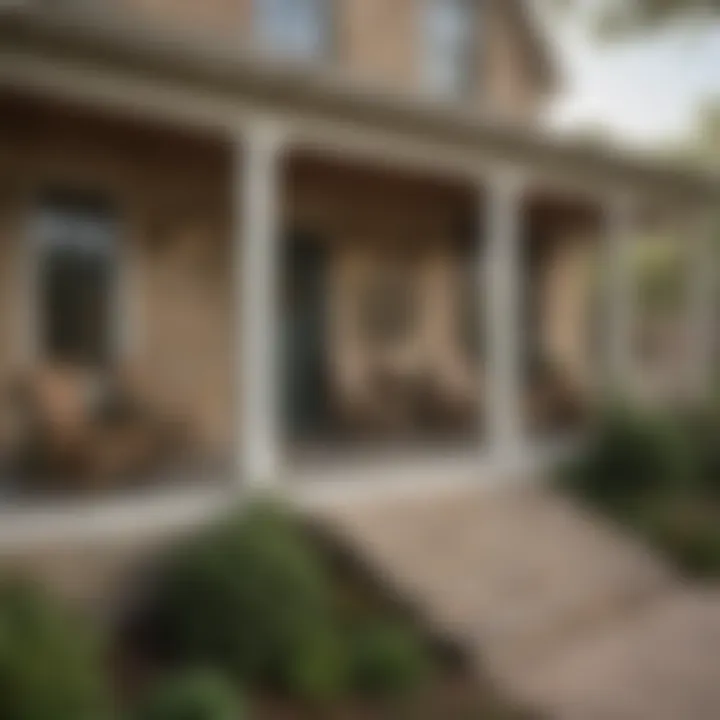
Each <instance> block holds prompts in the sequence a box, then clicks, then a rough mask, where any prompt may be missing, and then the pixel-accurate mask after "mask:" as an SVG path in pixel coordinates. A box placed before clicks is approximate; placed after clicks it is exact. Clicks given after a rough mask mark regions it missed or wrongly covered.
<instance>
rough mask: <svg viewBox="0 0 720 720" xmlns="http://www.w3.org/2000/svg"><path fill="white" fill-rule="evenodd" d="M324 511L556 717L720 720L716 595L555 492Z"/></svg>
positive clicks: (449, 629) (444, 627) (518, 691)
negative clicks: (682, 578) (690, 585)
mask: <svg viewBox="0 0 720 720" xmlns="http://www.w3.org/2000/svg"><path fill="white" fill-rule="evenodd" d="M320 512H321V518H322V520H323V521H324V522H326V523H327V524H328V525H329V526H330V527H331V528H332V529H333V531H334V532H336V533H337V534H338V535H339V536H340V537H342V538H344V540H345V541H346V542H347V543H349V544H350V545H351V546H352V547H354V548H355V549H356V550H357V551H358V552H359V553H360V554H361V556H363V557H364V558H365V560H366V561H367V562H368V563H369V565H370V566H371V567H372V568H374V569H375V570H376V571H378V572H379V573H381V574H382V575H383V576H384V577H385V578H386V579H387V580H388V582H390V583H392V584H393V585H394V587H395V588H396V590H397V591H398V592H399V593H401V594H402V595H403V596H404V597H406V598H408V599H409V600H410V602H412V604H413V605H414V606H415V607H416V609H417V610H418V612H419V613H420V614H421V615H423V616H424V617H425V618H426V620H427V621H428V622H429V623H430V624H431V625H432V626H433V627H435V628H436V629H437V630H438V631H441V632H443V633H445V634H447V635H448V636H449V637H451V638H454V639H456V640H457V641H458V642H460V643H461V644H462V645H463V646H464V647H465V648H466V649H467V650H468V651H469V652H470V653H471V654H472V656H473V659H474V660H476V661H477V664H478V666H480V665H482V667H483V670H484V671H485V672H490V674H491V675H493V676H494V677H495V678H496V679H497V681H498V682H499V683H501V684H502V685H503V686H504V687H505V688H506V689H507V690H508V691H509V692H511V693H513V694H514V695H515V696H516V697H518V698H520V699H524V700H526V701H527V702H528V703H530V704H531V705H533V706H535V707H537V708H538V709H540V710H544V711H545V712H546V713H547V715H548V716H549V717H550V718H553V719H560V720H564V719H566V718H567V720H596V719H599V718H608V719H612V720H635V719H637V720H665V719H667V720H678V719H679V718H683V719H687V720H704V719H705V718H707V719H708V720H710V719H711V718H713V719H714V718H717V717H719V716H720V669H719V668H720V591H713V590H711V589H705V590H700V589H691V588H688V587H686V586H684V585H683V584H682V583H681V581H680V580H679V579H678V578H676V577H675V576H674V574H673V573H672V572H671V571H670V569H669V568H667V567H666V566H665V565H664V564H663V563H662V562H661V561H660V560H659V559H658V558H656V557H655V556H654V555H652V554H651V553H650V552H648V551H647V549H646V548H644V547H642V546H640V545H638V544H636V543H635V542H634V541H633V540H632V539H629V538H627V537H625V536H623V535H622V534H621V533H620V531H618V530H617V529H615V528H611V527H609V526H607V525H606V524H604V523H603V522H602V521H600V520H598V519H597V518H595V517H594V516H591V515H589V514H587V513H586V512H585V511H584V510H581V509H579V508H577V507H575V506H574V505H573V504H571V503H570V502H568V501H566V500H565V499H563V498H560V497H557V496H556V495H554V494H553V493H552V492H551V491H549V490H547V489H541V488H537V487H517V488H514V489H511V490H507V491H501V492H494V493H488V492H486V491H483V490H474V489H464V490H458V491H456V492H452V493H446V494H445V495H443V496H441V497H437V496H435V497H420V498H417V499H414V500H412V499H409V498H407V497H405V498H403V499H402V500H390V501H387V502H374V503H366V504H361V505H356V504H353V505H352V506H350V505H345V506H334V507H333V508H331V509H328V508H326V509H324V510H322V511H320Z"/></svg>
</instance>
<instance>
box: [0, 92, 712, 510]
mask: <svg viewBox="0 0 720 720" xmlns="http://www.w3.org/2000/svg"><path fill="white" fill-rule="evenodd" d="M11 84H12V83H11ZM72 87H74V88H75V89H76V91H77V90H78V89H79V90H81V93H80V94H82V95H83V96H82V97H79V96H78V95H77V93H75V92H73V91H72V90H71V89H70V86H69V85H67V86H65V85H63V84H62V83H60V84H58V85H57V86H56V88H55V92H54V95H57V96H56V97H50V95H51V94H52V93H48V94H45V93H37V92H30V91H24V92H18V91H17V89H15V90H6V91H5V92H4V94H3V96H2V100H1V102H2V105H3V115H2V124H3V133H2V142H3V144H4V150H5V151H6V152H5V154H6V157H7V158H8V159H9V162H8V163H7V165H6V166H5V167H4V169H3V178H2V188H3V191H2V206H3V212H2V228H3V233H2V240H3V241H2V249H3V253H4V257H5V258H6V261H5V262H3V264H2V270H3V272H4V273H6V274H5V276H4V279H5V280H6V282H3V288H4V289H5V293H6V294H5V296H4V299H3V313H4V318H5V322H4V323H3V333H4V335H3V337H4V338H5V341H4V343H3V348H4V352H3V357H2V361H3V363H2V364H3V368H4V370H3V374H4V378H5V379H6V381H8V382H9V381H12V380H13V379H14V377H15V376H16V375H17V373H18V372H19V371H20V372H22V373H25V374H28V373H29V374H30V375H31V376H35V375H37V374H38V373H41V372H42V371H43V369H44V368H46V367H47V366H48V365H53V364H55V358H53V357H51V356H50V355H49V354H48V352H47V351H48V342H49V341H48V335H47V324H48V322H49V319H48V318H50V317H51V316H52V313H51V311H50V307H49V305H48V302H49V301H48V297H47V296H45V295H43V291H42V287H41V282H42V278H43V275H42V268H43V262H44V261H43V257H46V256H45V255H43V253H45V252H47V248H46V247H45V244H44V243H45V241H43V240H38V232H39V231H38V229H37V228H38V227H39V226H38V225H37V224H36V223H35V222H34V220H35V219H37V216H38V212H39V208H40V206H41V205H42V202H43V199H44V198H47V197H49V196H50V197H54V198H57V197H58V192H57V191H58V190H59V191H62V192H60V193H59V196H60V197H61V199H62V198H63V197H65V198H67V197H68V194H69V196H70V197H71V200H72V202H71V203H70V205H71V206H73V207H77V206H78V203H77V202H76V199H77V198H78V197H80V198H81V199H83V200H86V199H87V198H88V197H91V198H97V197H98V196H100V197H102V199H103V203H106V204H107V206H109V207H111V208H112V212H111V213H110V215H111V216H112V218H113V223H111V225H112V230H111V231H110V234H111V235H112V238H111V240H110V243H111V244H112V245H113V249H112V252H110V253H109V254H107V257H109V258H111V263H109V264H108V266H107V267H109V268H110V269H109V270H108V272H110V273H111V276H112V281H111V282H110V283H109V285H108V290H107V294H106V296H101V295H98V296H93V297H94V300H97V299H98V298H100V300H99V302H98V303H96V302H94V301H93V302H92V303H90V304H92V305H95V304H99V306H102V308H104V309H103V310H102V312H101V313H100V316H101V317H100V320H98V317H97V316H96V315H94V316H93V317H91V318H90V319H89V320H88V323H89V325H88V327H91V328H92V329H93V332H94V333H95V335H96V336H98V337H100V338H102V343H101V344H102V345H103V347H104V352H105V353H107V356H106V357H104V362H103V363H102V364H101V368H100V370H98V368H91V373H90V375H92V378H91V381H90V382H89V385H88V381H87V378H86V377H83V379H82V381H81V382H80V383H79V384H78V387H79V388H80V389H79V390H78V389H77V388H76V390H75V392H76V394H79V395H82V396H83V397H84V396H85V393H86V392H89V391H88V390H87V387H88V386H92V388H96V387H97V382H98V379H99V380H100V387H101V388H104V387H109V388H114V387H115V386H116V385H118V384H120V383H119V380H122V387H123V388H125V387H130V388H131V389H132V391H133V394H134V396H135V395H136V396H137V397H139V398H141V400H142V403H143V406H146V407H147V408H149V410H150V411H152V413H155V414H158V415H159V416H161V417H162V418H171V419H173V421H177V424H178V425H179V426H180V427H181V428H182V433H181V434H179V435H177V436H175V438H174V439H173V441H172V442H171V443H170V451H169V452H167V453H166V454H165V455H164V456H163V457H162V458H160V460H161V461H162V462H161V463H160V464H159V465H158V466H157V468H155V467H152V468H150V469H149V470H150V471H149V472H147V471H145V474H144V476H143V477H142V479H141V480H138V479H137V478H135V477H130V476H129V475H128V474H127V473H126V472H122V473H118V476H117V477H118V478H119V480H117V481H114V482H112V483H107V484H105V483H104V482H102V483H95V482H94V480H93V479H92V478H91V479H90V480H89V482H88V483H87V485H88V487H89V488H90V490H91V492H90V494H91V495H92V493H93V492H94V491H95V490H96V489H97V491H99V492H100V493H102V494H106V495H107V494H108V493H109V494H110V495H111V496H112V495H114V494H115V493H119V494H121V495H123V494H128V493H129V494H130V495H132V494H133V493H135V492H136V491H137V489H138V486H139V485H142V486H145V485H150V486H152V485H153V484H157V483H158V482H159V481H160V479H162V481H163V483H168V482H169V483H170V484H171V485H172V483H174V482H177V481H178V479H183V484H189V485H191V486H192V485H195V484H197V483H198V482H199V481H202V484H203V487H206V488H207V487H208V486H209V485H212V487H213V490H212V491H210V490H208V492H209V493H210V494H214V493H215V490H216V489H217V490H218V491H220V492H224V491H226V490H227V489H228V488H230V489H233V488H235V487H237V485H238V479H239V481H240V484H241V485H242V486H243V487H245V488H257V487H258V486H260V487H264V488H278V487H288V486H291V485H292V484H293V482H292V481H293V479H295V480H296V481H297V482H301V481H302V482H303V483H304V484H305V483H307V481H308V480H309V479H313V478H315V479H317V478H320V477H327V478H329V479H330V480H338V481H339V482H333V483H331V484H332V485H333V486H334V487H337V486H338V485H340V486H342V485H344V482H343V481H344V480H347V481H348V482H350V480H351V479H352V480H357V481H358V482H360V483H362V482H364V481H367V479H369V478H371V477H378V478H382V477H384V478H386V480H387V481H389V480H391V479H392V477H393V476H402V477H404V478H406V479H405V480H404V481H403V482H401V483H400V484H402V485H405V486H406V487H411V486H412V485H413V482H414V479H415V480H416V481H417V482H418V483H421V481H420V478H421V477H422V476H432V478H435V482H437V483H440V484H442V483H444V482H447V481H448V477H449V476H453V477H458V478H459V477H462V478H465V479H466V480H467V479H470V478H472V477H473V476H474V475H481V474H484V475H486V476H487V477H489V478H492V479H493V480H494V479H496V478H506V477H512V476H513V475H518V474H526V473H528V472H532V471H534V470H536V469H537V468H538V467H540V466H542V465H543V463H544V462H545V461H549V460H550V459H551V458H552V457H554V456H555V453H556V450H557V449H558V448H561V449H563V450H564V449H566V448H567V446H568V443H569V441H570V440H571V439H572V438H574V437H576V436H578V435H580V434H582V431H583V429H584V428H585V427H586V425H587V423H588V420H589V418H591V417H592V411H593V407H594V406H595V405H596V403H597V401H598V398H602V395H601V393H602V392H606V391H607V390H608V389H609V388H615V389H622V388H623V387H624V388H627V387H628V382H629V379H630V378H631V377H632V376H633V366H634V364H635V359H636V358H635V357H634V351H633V328H632V322H631V318H632V315H633V313H632V309H633V290H632V287H631V277H630V275H629V273H628V263H627V248H628V247H629V246H630V245H631V244H632V242H633V238H634V237H635V235H636V234H637V233H638V232H639V230H638V228H640V227H641V225H642V223H644V222H646V218H647V217H653V216H654V213H655V211H656V209H657V208H659V207H663V208H664V209H668V208H669V210H670V215H671V216H672V218H673V219H674V220H675V221H677V219H678V218H679V219H680V221H682V222H683V223H685V224H684V225H681V227H683V228H685V229H686V232H683V233H681V234H678V239H679V240H682V241H683V245H684V246H685V247H686V248H692V249H693V252H692V253H688V254H687V259H688V260H689V261H691V262H692V265H689V266H688V267H690V268H692V269H693V272H695V273H696V277H702V278H705V282H701V283H694V284H691V285H690V286H689V290H691V292H689V293H688V296H687V301H688V302H687V304H686V311H687V313H688V315H687V316H686V317H687V318H688V328H691V329H692V332H690V333H689V337H690V338H691V339H692V342H691V343H690V344H689V345H688V348H689V349H690V352H688V353H687V362H685V363H684V364H683V375H685V376H686V377H687V379H688V387H690V385H693V387H694V390H693V391H695V392H697V389H698V387H699V388H701V389H702V388H705V387H707V385H705V384H704V382H705V381H704V380H703V378H708V377H709V376H708V368H709V362H710V354H709V352H710V347H709V344H708V343H707V338H708V337H709V335H710V334H711V332H710V330H708V328H711V323H712V316H711V314H710V313H709V308H710V301H711V297H712V293H711V285H712V282H711V281H712V278H709V277H708V274H707V272H705V271H704V270H705V268H707V265H708V263H707V262H706V258H707V255H706V252H707V242H706V241H707V239H708V237H709V233H707V232H706V230H707V225H704V224H700V223H697V218H698V217H700V215H702V216H703V217H705V215H706V210H707V207H708V206H707V197H706V196H705V195H704V194H703V193H705V192H706V189H705V188H704V186H703V185H702V183H699V184H698V185H697V186H696V185H694V184H693V183H691V182H690V181H688V180H687V179H685V178H678V180H677V181H675V179H674V177H669V175H668V174H667V173H665V174H663V173H658V174H657V175H656V174H653V173H652V172H650V171H649V170H646V169H645V168H630V169H628V170H627V174H625V168H617V167H614V166H613V165H612V162H611V161H609V160H608V161H607V162H608V167H602V168H599V169H598V170H597V171H592V170H591V169H588V168H587V167H586V166H585V164H584V163H583V162H581V161H582V160H583V158H574V157H573V156H572V154H570V155H568V153H567V152H566V151H564V150H558V151H557V152H555V150H554V149H552V148H551V147H549V148H542V147H541V146H540V144H539V142H538V144H537V145H536V146H532V147H527V143H528V139H527V138H525V137H522V138H521V137H518V139H517V144H516V145H511V146H508V147H507V148H506V151H507V156H506V158H505V159H504V160H501V159H500V158H499V155H498V152H499V149H498V142H499V140H498V139H496V140H495V141H493V140H492V138H487V139H484V140H483V141H482V142H481V143H480V144H479V145H474V146H473V150H472V153H471V154H468V153H467V152H466V153H463V152H459V148H458V147H457V142H458V141H457V140H448V139H447V138H445V139H444V140H440V139H439V138H433V137H430V136H429V131H423V132H420V131H414V130H411V129H409V128H406V129H402V128H400V127H392V126H393V123H391V122H386V123H385V124H384V125H382V124H381V123H380V122H379V121H378V124H377V126H376V125H374V124H373V123H372V122H370V121H367V122H365V121H363V122H362V123H360V122H359V123H357V125H355V126H353V127H352V128H350V126H349V125H348V122H347V121H346V120H342V121H341V120H339V119H338V118H333V116H332V114H329V115H328V116H327V117H325V118H324V119H322V121H321V120H320V119H318V118H316V119H315V121H314V122H312V123H311V122H310V121H309V119H308V118H307V117H304V118H300V117H296V116H291V115H288V114H286V113H284V112H282V113H281V112H278V113H277V114H273V113H271V112H266V113H265V114H260V115H257V114H250V115H245V114H243V113H240V114H239V115H237V116H235V115H233V118H234V119H233V122H232V126H233V128H234V130H233V131H232V132H228V129H227V127H226V126H224V122H225V120H224V119H223V118H225V115H224V114H223V113H220V112H219V111H218V114H217V115H215V116H213V117H214V120H213V122H208V121H207V117H206V119H205V121H204V122H200V117H199V116H197V117H194V118H191V117H189V116H188V115H184V114H182V113H178V114H176V113H175V110H178V111H179V109H180V107H181V105H176V104H174V103H175V102H177V101H178V100H179V96H176V97H175V100H172V99H170V98H169V96H167V95H164V96H163V95H162V94H161V93H158V95H157V97H158V98H162V97H164V98H165V99H166V100H168V105H167V106H165V107H161V104H162V103H160V104H157V103H155V102H154V101H153V100H152V99H151V98H150V97H149V96H145V100H144V103H143V105H142V108H143V111H142V112H140V113H138V112H135V111H128V108H134V107H135V106H133V105H125V110H123V109H122V108H121V107H120V106H119V105H118V104H115V105H113V107H112V108H109V107H108V102H107V98H105V99H104V100H101V98H100V97H99V96H95V95H94V92H95V91H93V90H92V88H91V87H90V86H87V85H85V84H84V83H76V84H74V85H73V86H72ZM113 87H115V86H114V85H113V84H112V83H111V82H108V83H107V84H106V85H105V88H106V90H107V89H108V88H113ZM123 88H124V89H123ZM127 88H128V84H124V85H122V87H121V86H119V85H118V86H117V87H116V90H117V92H118V96H117V97H116V102H117V101H119V99H120V95H122V92H124V91H125V90H127ZM211 107H213V106H212V104H208V105H206V110H208V112H209V110H210V108H211ZM178 117H180V118H182V119H181V120H180V121H178ZM218 125H220V126H222V127H220V128H218ZM391 131H392V132H394V133H395V134H391ZM621 169H622V170H623V172H620V170H621ZM693 182H694V181H693ZM688 185H689V186H688ZM63 193H65V194H64V195H63ZM670 200H672V201H670ZM53 203H55V200H53V202H50V203H49V205H51V206H52V207H55V205H54V204H53ZM103 203H101V204H103ZM79 205H80V206H81V207H87V203H85V205H84V206H83V203H82V202H81V203H79ZM90 205H92V203H90ZM700 211H702V212H700ZM40 215H42V213H40ZM688 228H689V229H688ZM95 230H97V226H95ZM104 232H105V231H104ZM106 235H107V233H106ZM71 240H72V238H71ZM106 240H107V238H106V239H105V240H103V242H106ZM53 242H54V241H52V240H51V241H50V244H51V245H52V243H53ZM63 242H65V241H63ZM91 242H96V239H92V240H91ZM70 244H71V245H72V244H73V243H72V242H70ZM696 250H697V251H696ZM698 271H700V272H698ZM103 297H104V299H103ZM43 303H45V305H43ZM50 304H52V303H50ZM86 304H87V303H86ZM81 364H82V365H83V368H84V369H83V373H84V372H85V370H87V367H86V365H87V363H86V362H85V360H83V363H81ZM62 365H63V368H64V369H67V363H66V362H64V361H63V363H62ZM108 378H110V380H109V379H108ZM690 380H692V381H693V382H692V383H691V382H690ZM90 394H92V393H90ZM73 402H75V406H76V407H80V406H82V405H83V402H84V401H83V402H79V401H73ZM94 444H95V445H97V446H99V443H94ZM430 482H432V480H431V481H430ZM352 484H354V483H352ZM381 484H382V482H378V483H376V484H374V485H376V486H379V485H381ZM76 489H77V488H76ZM81 489H82V491H83V493H84V494H87V493H86V492H85V491H86V488H85V487H81ZM25 490H26V487H24V486H23V484H22V482H21V481H18V482H16V486H15V488H14V492H15V494H17V492H18V491H19V494H20V495H23V494H25ZM60 490H61V492H60V495H62V494H63V488H62V487H60ZM143 492H145V491H144V490H143ZM41 494H42V493H41ZM70 494H72V492H71V493H70ZM190 494H191V495H194V494H195V493H194V489H191V493H190Z"/></svg>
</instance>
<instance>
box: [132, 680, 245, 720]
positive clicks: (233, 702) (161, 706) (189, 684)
mask: <svg viewBox="0 0 720 720" xmlns="http://www.w3.org/2000/svg"><path fill="white" fill-rule="evenodd" d="M135 717H136V720H243V718H244V717H245V713H244V712H243V707H242V703H241V702H240V699H239V694H238V692H237V691H236V690H235V688H234V686H233V685H232V684H230V683H229V682H228V681H227V680H226V679H225V678H224V677H223V676H221V675H218V674H216V673H212V672H198V671H194V672H189V673H186V674H183V675H180V676H178V677H174V678H170V679H169V680H167V681H165V682H164V683H162V684H161V685H160V686H159V687H158V688H156V689H155V690H153V692H152V693H151V695H150V697H149V699H147V700H146V701H145V703H144V705H143V707H141V708H140V710H139V712H138V713H137V714H136V716H135Z"/></svg>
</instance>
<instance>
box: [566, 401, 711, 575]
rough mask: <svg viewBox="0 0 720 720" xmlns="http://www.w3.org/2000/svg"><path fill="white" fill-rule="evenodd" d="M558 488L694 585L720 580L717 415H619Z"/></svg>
mask: <svg viewBox="0 0 720 720" xmlns="http://www.w3.org/2000/svg"><path fill="white" fill-rule="evenodd" d="M561 485H562V486H563V487H564V489H566V490H567V491H569V492H570V493H571V494H573V495H574V496H576V497H578V498H580V499H581V500H582V501H584V502H586V503H589V504H590V505H591V506H592V507H594V508H596V509H598V510H600V511H601V512H603V513H604V514H605V515H607V516H609V517H610V518H612V519H613V520H614V521H616V522H619V523H621V524H622V525H624V526H625V527H627V528H628V529H630V530H631V531H632V532H634V533H637V534H638V535H639V536H640V537H642V538H644V539H645V540H646V541H647V542H648V543H649V544H650V545H652V546H653V547H655V548H657V549H658V550H659V551H661V552H662V553H663V554H664V555H665V556H666V557H667V558H668V559H669V560H671V561H672V562H673V563H674V564H675V565H676V567H677V568H678V569H679V570H680V571H681V572H682V573H684V574H685V575H687V576H688V577H691V578H694V579H701V578H718V577H720V416H719V415H718V412H717V411H715V410H714V409H713V410H707V409H703V410H697V409H693V410H680V411H676V412H674V413H672V414H670V413H667V412H665V413H659V412H650V411H640V410H631V409H628V408H622V409H619V408H615V409H613V410H612V411H610V412H608V413H607V414H606V415H605V416H604V418H603V419H602V421H601V422H600V424H599V427H598V428H597V429H596V433H595V435H594V438H593V440H592V442H591V444H590V446H589V447H588V448H587V450H586V452H585V453H584V454H583V456H582V457H581V458H580V459H579V460H578V461H576V462H575V463H573V465H572V466H571V467H569V468H566V469H565V471H564V472H563V474H562V477H561Z"/></svg>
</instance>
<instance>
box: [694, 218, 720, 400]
mask: <svg viewBox="0 0 720 720" xmlns="http://www.w3.org/2000/svg"><path fill="white" fill-rule="evenodd" d="M715 232H716V228H715V223H714V222H712V219H711V218H703V219H702V220H701V221H698V222H695V223H693V224H692V230H691V231H690V233H689V237H688V238H687V239H688V243H689V248H688V250H689V252H688V277H687V281H688V293H687V318H688V324H687V328H688V332H687V343H688V351H689V360H690V362H689V363H688V374H689V375H690V377H689V378H688V380H689V383H688V384H689V390H690V392H691V393H692V394H693V395H694V396H695V397H697V398H699V399H702V398H703V397H704V396H705V395H706V394H707V393H708V392H710V391H711V390H712V382H713V354H714V346H715V341H714V337H715V329H716V325H715V323H716V319H717V318H716V314H715V301H716V297H717V279H718V278H717V268H716V266H715V265H716V262H717V258H716V251H715V248H714V244H715V238H714V234H715Z"/></svg>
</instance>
